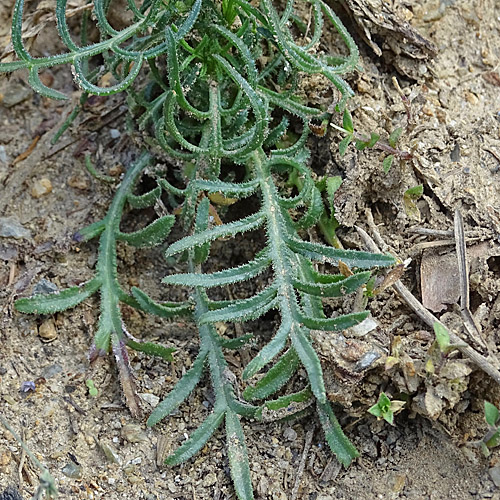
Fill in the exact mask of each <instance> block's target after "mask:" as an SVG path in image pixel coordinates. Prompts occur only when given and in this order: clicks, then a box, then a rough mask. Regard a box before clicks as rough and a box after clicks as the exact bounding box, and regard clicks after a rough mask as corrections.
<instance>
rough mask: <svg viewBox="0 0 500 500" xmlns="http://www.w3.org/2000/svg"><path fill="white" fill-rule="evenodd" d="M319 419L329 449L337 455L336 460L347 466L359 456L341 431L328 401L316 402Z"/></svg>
mask: <svg viewBox="0 0 500 500" xmlns="http://www.w3.org/2000/svg"><path fill="white" fill-rule="evenodd" d="M317 408H318V414H319V421H320V422H321V426H322V427H323V431H324V432H325V438H326V440H327V442H328V445H329V446H330V449H331V450H332V452H333V453H334V455H335V456H336V457H337V460H338V461H339V462H340V463H341V464H342V465H343V466H344V467H349V465H350V464H351V462H352V461H353V460H354V459H355V458H356V457H359V452H358V450H356V448H355V447H354V445H353V444H352V443H351V442H350V441H349V439H348V438H347V436H346V435H345V434H344V432H343V431H342V428H341V427H340V424H339V422H338V420H337V418H336V417H335V415H334V413H333V410H332V408H331V406H330V403H329V402H325V403H321V402H319V401H318V403H317Z"/></svg>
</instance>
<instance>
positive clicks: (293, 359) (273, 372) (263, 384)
mask: <svg viewBox="0 0 500 500" xmlns="http://www.w3.org/2000/svg"><path fill="white" fill-rule="evenodd" d="M299 366H300V360H299V357H298V356H297V353H296V352H295V350H294V349H293V348H290V349H288V351H287V352H285V354H283V356H281V358H280V359H279V360H278V362H277V363H276V364H275V365H274V366H273V367H272V368H271V369H270V370H269V371H268V372H267V373H266V375H265V376H264V377H262V378H261V379H260V380H259V381H258V382H257V383H256V384H255V386H253V387H247V388H246V389H245V391H244V392H243V397H244V398H245V399H246V400H247V401H255V400H257V399H264V398H267V397H268V396H270V395H272V394H274V393H275V392H276V391H279V390H280V389H281V388H282V387H283V386H284V385H285V384H286V383H287V382H288V381H289V380H290V379H291V378H292V375H293V374H294V373H295V372H296V371H297V369H298V368H299Z"/></svg>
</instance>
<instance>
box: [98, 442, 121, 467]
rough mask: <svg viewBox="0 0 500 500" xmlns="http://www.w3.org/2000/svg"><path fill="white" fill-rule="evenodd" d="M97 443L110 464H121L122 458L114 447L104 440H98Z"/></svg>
mask: <svg viewBox="0 0 500 500" xmlns="http://www.w3.org/2000/svg"><path fill="white" fill-rule="evenodd" d="M99 445H100V446H101V450H102V452H103V453H104V455H106V458H107V459H108V460H109V461H110V462H111V463H112V464H119V465H120V464H121V463H122V458H121V457H120V455H119V454H118V452H117V451H116V449H115V447H114V446H112V445H110V444H109V443H106V442H105V441H101V442H99Z"/></svg>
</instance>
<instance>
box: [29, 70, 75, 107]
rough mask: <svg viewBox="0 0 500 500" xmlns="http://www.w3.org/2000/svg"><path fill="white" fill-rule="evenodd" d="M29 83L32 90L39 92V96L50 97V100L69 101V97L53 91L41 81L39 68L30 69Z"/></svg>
mask: <svg viewBox="0 0 500 500" xmlns="http://www.w3.org/2000/svg"><path fill="white" fill-rule="evenodd" d="M28 82H29V84H30V86H31V88H32V89H33V90H34V91H36V92H38V93H39V94H41V95H43V96H44V97H48V98H50V99H58V100H61V101H62V100H67V99H68V97H67V96H65V95H64V94H62V93H61V92H58V91H57V90H54V89H51V88H50V87H47V86H46V85H44V84H43V83H42V81H41V80H40V77H39V76H38V68H37V67H36V66H33V67H32V68H31V69H30V74H29V76H28Z"/></svg>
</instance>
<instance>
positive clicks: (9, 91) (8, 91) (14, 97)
mask: <svg viewBox="0 0 500 500" xmlns="http://www.w3.org/2000/svg"><path fill="white" fill-rule="evenodd" d="M1 95H2V96H3V99H1V103H2V106H4V107H6V108H12V106H15V105H16V104H19V103H20V102H23V101H24V100H25V99H27V98H28V97H30V96H31V95H33V91H32V90H31V89H30V88H28V87H25V86H24V85H22V84H21V83H18V82H10V83H9V84H8V85H7V87H6V88H5V89H4V90H2V94H1Z"/></svg>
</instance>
